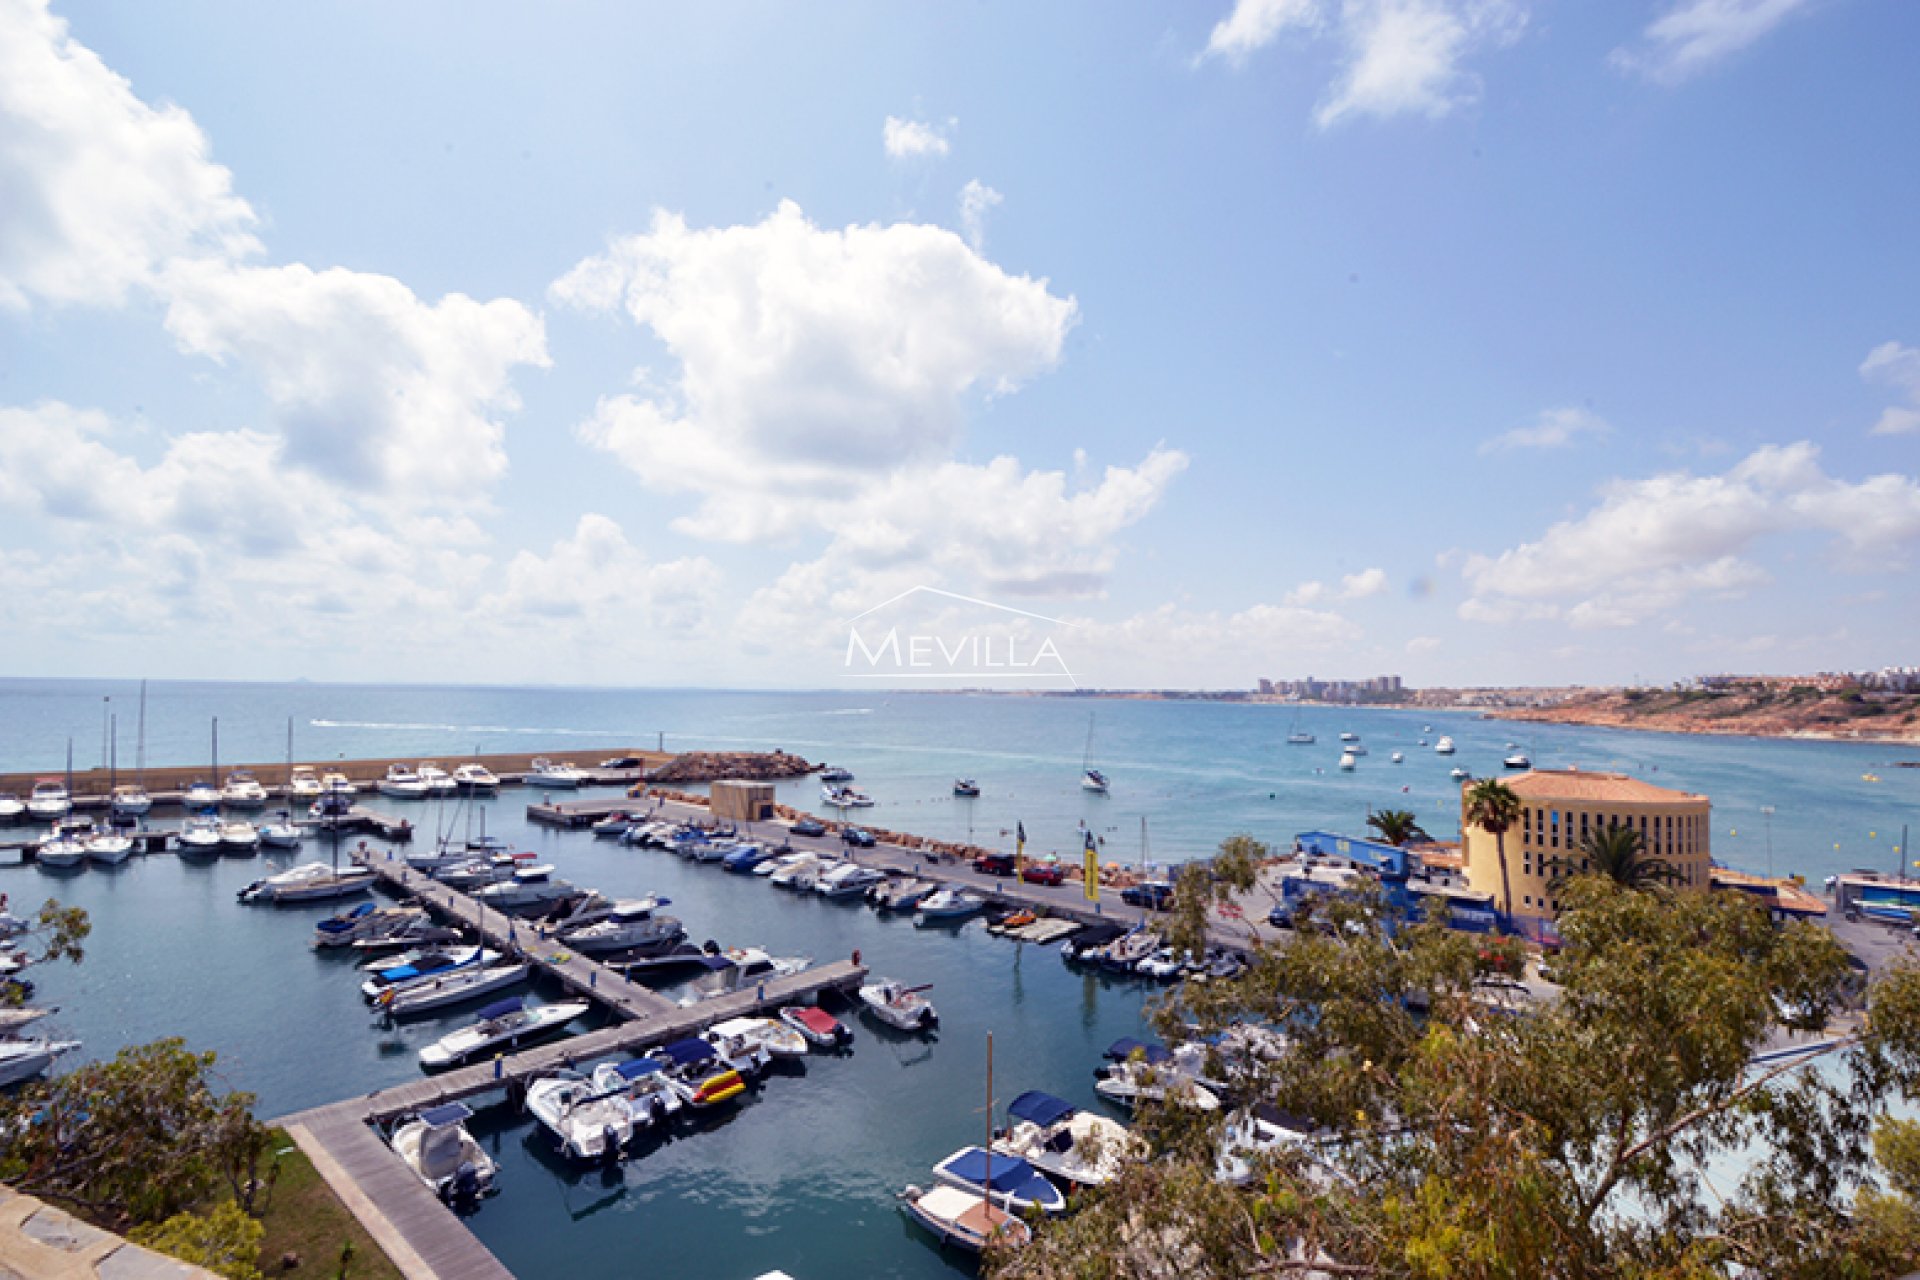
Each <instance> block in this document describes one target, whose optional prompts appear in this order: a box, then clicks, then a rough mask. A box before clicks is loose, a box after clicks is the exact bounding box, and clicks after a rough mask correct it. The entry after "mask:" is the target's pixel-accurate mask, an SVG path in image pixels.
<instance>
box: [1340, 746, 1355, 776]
mask: <svg viewBox="0 0 1920 1280" xmlns="http://www.w3.org/2000/svg"><path fill="white" fill-rule="evenodd" d="M1359 764H1360V761H1359V759H1358V758H1356V757H1355V756H1354V754H1353V752H1351V751H1342V752H1341V753H1340V768H1341V769H1342V770H1344V771H1345V772H1347V773H1352V772H1353V771H1354V769H1355V768H1356V767H1358V765H1359Z"/></svg>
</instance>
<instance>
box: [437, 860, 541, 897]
mask: <svg viewBox="0 0 1920 1280" xmlns="http://www.w3.org/2000/svg"><path fill="white" fill-rule="evenodd" d="M532 865H533V864H532V860H531V857H528V858H521V857H517V856H516V855H514V854H511V853H495V854H490V855H487V856H479V855H475V856H472V857H467V858H462V859H460V860H459V861H457V862H454V863H451V864H449V865H446V866H442V867H440V868H439V869H438V870H436V871H435V872H433V878H434V879H435V880H438V881H439V882H440V883H441V884H444V885H446V886H447V887H448V888H450V889H458V890H460V891H461V892H462V893H466V892H468V891H470V890H474V889H480V888H483V887H485V886H487V885H493V884H501V883H503V882H505V881H508V880H511V879H513V873H514V872H516V871H518V870H520V869H521V868H522V867H528V866H532Z"/></svg>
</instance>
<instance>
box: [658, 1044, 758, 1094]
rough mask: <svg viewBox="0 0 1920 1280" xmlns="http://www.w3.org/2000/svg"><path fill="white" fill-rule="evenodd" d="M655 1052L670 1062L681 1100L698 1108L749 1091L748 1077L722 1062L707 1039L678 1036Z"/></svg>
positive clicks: (674, 1083) (671, 1072)
mask: <svg viewBox="0 0 1920 1280" xmlns="http://www.w3.org/2000/svg"><path fill="white" fill-rule="evenodd" d="M654 1053H655V1054H656V1055H657V1056H658V1057H659V1058H661V1059H662V1060H663V1061H665V1062H666V1063H667V1064H668V1066H667V1076H668V1079H669V1080H670V1081H671V1082H672V1084H673V1087H674V1091H675V1092H676V1093H678V1094H679V1095H680V1100H681V1102H683V1103H684V1104H686V1105H687V1106H688V1107H691V1108H693V1109H694V1110H696V1111H705V1110H708V1109H710V1108H712V1107H719V1106H724V1105H726V1104H727V1103H730V1102H735V1101H738V1100H739V1099H740V1097H741V1096H742V1095H743V1094H745V1093H746V1091H747V1081H746V1077H744V1076H742V1075H741V1074H740V1073H739V1072H738V1071H736V1070H734V1069H733V1068H732V1067H729V1066H727V1065H726V1064H724V1063H723V1062H721V1061H720V1055H719V1053H718V1052H717V1051H716V1050H715V1049H714V1047H713V1046H712V1045H710V1044H708V1043H707V1042H706V1041H705V1040H699V1039H693V1038H689V1039H685V1040H675V1041H673V1042H672V1043H671V1044H665V1045H662V1046H661V1047H660V1048H658V1049H656V1050H655V1051H654Z"/></svg>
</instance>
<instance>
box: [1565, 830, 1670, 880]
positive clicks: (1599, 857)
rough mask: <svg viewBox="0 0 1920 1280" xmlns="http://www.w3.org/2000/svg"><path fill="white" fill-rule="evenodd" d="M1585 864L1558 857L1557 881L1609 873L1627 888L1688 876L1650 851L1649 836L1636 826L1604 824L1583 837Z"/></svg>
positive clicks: (1582, 857)
mask: <svg viewBox="0 0 1920 1280" xmlns="http://www.w3.org/2000/svg"><path fill="white" fill-rule="evenodd" d="M1580 859H1581V864H1582V865H1581V868H1580V870H1579V871H1578V872H1576V871H1575V870H1574V867H1573V859H1572V858H1571V857H1568V858H1566V859H1564V860H1562V859H1558V858H1556V859H1555V860H1554V862H1555V869H1554V876H1553V883H1554V884H1555V885H1556V886H1558V885H1559V884H1562V883H1564V882H1565V881H1566V880H1568V879H1570V878H1571V877H1572V876H1574V875H1576V874H1591V875H1597V876H1605V877H1606V878H1607V879H1609V880H1611V881H1613V882H1614V883H1615V884H1617V885H1619V886H1620V887H1621V888H1623V889H1634V890H1640V889H1652V888H1654V887H1655V886H1656V885H1672V884H1678V883H1680V881H1681V880H1683V879H1685V877H1684V876H1682V875H1681V874H1680V869H1679V868H1678V867H1676V866H1674V865H1673V864H1672V863H1671V862H1668V861H1667V860H1666V859H1665V858H1656V857H1654V856H1653V855H1651V854H1649V853H1648V852H1647V842H1646V839H1645V838H1644V837H1643V836H1641V834H1640V832H1639V831H1638V830H1636V829H1635V828H1633V827H1600V828H1598V829H1596V830H1593V831H1589V832H1588V833H1587V834H1586V835H1584V836H1582V837H1581V838H1580Z"/></svg>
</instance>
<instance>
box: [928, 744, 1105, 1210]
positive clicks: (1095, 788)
mask: <svg viewBox="0 0 1920 1280" xmlns="http://www.w3.org/2000/svg"><path fill="white" fill-rule="evenodd" d="M1080 786H1081V789H1082V790H1085V791H1091V792H1093V793H1094V794H1095V795H1101V796H1104V795H1106V794H1107V792H1108V791H1109V790H1111V789H1112V786H1113V784H1112V783H1111V782H1109V781H1108V780H1107V775H1106V774H1104V773H1102V772H1100V770H1098V769H1088V770H1086V771H1085V772H1084V773H1082V774H1081V775H1080ZM936 1190H938V1188H936Z"/></svg>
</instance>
